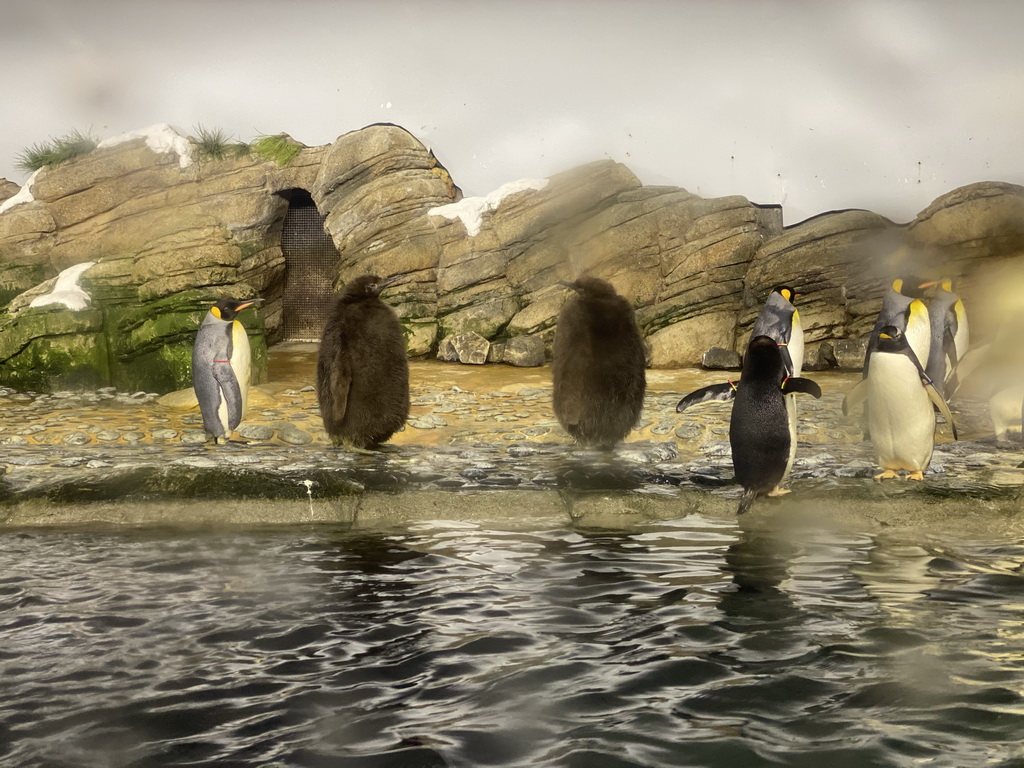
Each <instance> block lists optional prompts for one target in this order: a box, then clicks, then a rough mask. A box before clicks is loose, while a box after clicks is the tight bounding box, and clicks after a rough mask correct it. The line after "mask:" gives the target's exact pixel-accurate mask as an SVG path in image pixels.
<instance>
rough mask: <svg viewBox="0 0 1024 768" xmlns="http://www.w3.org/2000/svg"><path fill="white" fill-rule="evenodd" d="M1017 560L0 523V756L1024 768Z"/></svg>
mask: <svg viewBox="0 0 1024 768" xmlns="http://www.w3.org/2000/svg"><path fill="white" fill-rule="evenodd" d="M541 528H544V526H541ZM1022 562H1024V542H1021V541H965V540H959V541H950V540H943V539H941V537H923V536H922V537H920V539H919V540H916V541H909V540H907V539H906V538H885V537H878V536H868V535H846V534H844V535H839V534H817V535H813V536H801V537H799V540H797V537H794V536H792V535H790V534H786V535H783V534H781V533H777V532H772V531H770V530H741V529H739V528H738V527H737V526H736V525H735V523H733V522H731V521H717V520H709V519H704V518H701V517H696V516H692V517H688V518H684V519H681V520H677V521H671V522H659V523H653V524H650V525H649V526H645V527H639V528H630V529H628V530H621V531H620V530H608V529H600V530H597V529H587V528H579V527H577V528H570V527H566V526H565V525H564V524H562V523H558V522H556V521H552V522H551V525H550V527H549V528H547V529H536V530H529V531H522V530H512V531H502V530H495V529H494V528H493V527H492V526H489V527H482V526H477V525H472V524H466V523H445V522H437V523H423V524H414V525H410V526H409V527H406V528H403V529H401V530H382V531H363V532H351V531H350V532H346V531H342V530H336V531H334V530H330V529H307V530H288V531H267V532H257V533H208V534H192V535H183V534H180V533H175V534H170V533H168V534H166V535H165V534H160V533H156V532H152V531H150V532H110V531H105V532H104V531H90V532H83V531H71V532H54V531H39V532H23V533H6V534H4V535H3V536H2V547H0V639H2V643H0V681H2V687H0V764H3V765H12V766H13V765H17V766H21V765H45V766H122V765H139V766H142V765H147V766H148V765H217V766H233V765H252V766H268V765H270V766H274V765H277V766H374V767H376V766H484V765H522V766H580V767H581V768H583V767H584V766H586V767H588V768H590V767H594V766H626V765H645V766H655V765H657V766H730V767H736V766H772V765H786V766H808V767H810V766H815V767H817V766H827V767H828V768H841V767H843V766H850V767H851V768H853V767H856V768H865V766H933V765H936V766H937V765H941V766H982V765H986V766H987V765H996V766H1020V765H1024V748H1022V747H1021V742H1022V740H1024V700H1022V692H1024V573H1022V571H1021V563H1022Z"/></svg>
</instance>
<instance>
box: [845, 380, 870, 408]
mask: <svg viewBox="0 0 1024 768" xmlns="http://www.w3.org/2000/svg"><path fill="white" fill-rule="evenodd" d="M867 399H868V380H867V379H861V380H860V381H858V382H857V385H856V386H855V387H854V388H853V389H851V390H850V391H849V392H847V393H846V397H844V398H843V416H849V415H850V411H852V410H853V409H854V408H856V407H857V406H858V405H860V404H861V403H863V402H864V401H865V400H867Z"/></svg>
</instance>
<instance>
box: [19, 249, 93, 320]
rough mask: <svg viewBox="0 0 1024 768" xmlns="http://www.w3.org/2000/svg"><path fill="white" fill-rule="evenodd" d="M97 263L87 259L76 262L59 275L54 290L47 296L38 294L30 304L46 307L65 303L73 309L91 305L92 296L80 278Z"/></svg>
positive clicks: (31, 305)
mask: <svg viewBox="0 0 1024 768" xmlns="http://www.w3.org/2000/svg"><path fill="white" fill-rule="evenodd" d="M95 264H96V262H95V261H86V262H83V263H81V264H75V266H73V267H68V268H67V269H65V270H64V271H63V272H61V273H60V274H59V275H57V283H56V285H54V286H53V290H52V291H50V292H49V293H48V294H46V295H45V296H36V297H35V298H34V299H32V302H31V303H30V304H29V306H30V307H45V306H47V305H49V304H63V305H64V306H65V307H67V308H68V309H70V310H72V311H77V310H80V309H85V308H86V307H88V306H89V303H90V301H91V297H90V296H89V294H88V293H86V292H85V291H84V290H82V287H81V286H80V285H79V284H78V279H79V278H80V277H81V276H82V274H83V273H84V272H85V271H86V270H87V269H89V267H91V266H94V265H95Z"/></svg>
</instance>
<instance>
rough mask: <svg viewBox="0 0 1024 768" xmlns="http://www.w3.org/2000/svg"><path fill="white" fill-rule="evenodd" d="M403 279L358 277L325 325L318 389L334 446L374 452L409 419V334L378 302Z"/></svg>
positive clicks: (321, 412)
mask: <svg viewBox="0 0 1024 768" xmlns="http://www.w3.org/2000/svg"><path fill="white" fill-rule="evenodd" d="M401 277H402V275H395V276H394V277H389V278H387V279H386V280H382V279H381V278H379V277H377V276H376V275H362V276H360V277H357V278H355V279H354V280H352V281H351V282H350V283H349V284H348V285H347V286H346V287H345V290H344V291H343V292H342V294H341V296H340V297H339V298H338V300H337V303H336V304H335V307H334V314H333V316H332V317H331V319H330V320H328V321H327V325H326V326H324V333H323V337H322V338H321V339H320V351H319V353H318V354H317V362H316V383H317V386H316V390H317V399H318V400H319V402H320V416H321V417H322V418H323V420H324V429H325V430H326V431H327V434H329V435H330V436H331V440H332V442H333V443H334V445H336V446H345V447H348V448H355V449H359V450H365V449H368V448H373V447H375V446H377V445H379V444H380V443H383V442H384V441H385V440H387V439H388V438H390V437H391V436H392V435H393V434H395V432H397V431H398V430H399V429H401V428H402V425H403V424H405V420H406V418H407V417H408V416H409V361H408V359H407V357H406V353H405V336H404V335H403V334H402V326H401V325H400V324H399V322H398V317H397V316H396V315H395V312H394V310H392V309H391V307H389V306H388V305H387V304H385V303H384V302H383V301H381V300H380V293H381V291H382V290H384V288H386V287H387V286H388V285H390V284H391V283H393V282H394V281H396V280H398V279H399V278H401Z"/></svg>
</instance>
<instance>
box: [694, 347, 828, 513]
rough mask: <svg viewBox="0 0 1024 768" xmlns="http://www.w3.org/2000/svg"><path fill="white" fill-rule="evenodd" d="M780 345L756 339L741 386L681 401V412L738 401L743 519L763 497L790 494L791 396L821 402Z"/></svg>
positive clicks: (733, 429) (735, 452) (736, 458)
mask: <svg viewBox="0 0 1024 768" xmlns="http://www.w3.org/2000/svg"><path fill="white" fill-rule="evenodd" d="M781 349H782V348H781V347H779V344H778V342H777V341H776V340H775V339H773V338H771V337H770V336H755V337H754V338H752V339H751V340H750V344H748V345H747V352H746V354H745V355H744V356H743V370H742V373H741V375H740V380H739V382H738V383H733V382H728V383H726V384H713V385H711V386H710V387H704V388H703V389H698V390H697V391H696V392H691V393H690V394H689V395H687V396H686V397H684V398H683V399H682V400H680V401H679V404H678V405H677V406H676V411H678V412H682V411H684V410H685V409H686V408H688V407H689V406H691V405H693V404H695V403H700V402H704V401H707V400H729V399H734V402H733V405H732V417H731V419H730V421H729V444H730V445H731V446H732V465H733V469H734V470H735V471H736V481H737V482H738V483H739V484H740V485H742V486H743V496H742V497H741V498H740V505H739V509H738V510H737V512H736V513H737V514H739V515H742V514H743V513H744V512H746V511H747V510H748V509H750V505H751V504H753V502H754V499H756V498H757V497H758V496H766V495H767V496H780V495H782V494H784V493H789V491H787V490H783V489H781V488H780V487H779V484H780V483H781V482H782V480H783V478H784V477H785V476H786V472H787V470H788V469H789V466H790V463H791V458H790V456H791V443H792V442H793V437H792V432H791V430H790V427H789V412H788V409H787V406H786V396H787V395H790V394H795V393H797V392H803V393H805V394H808V395H811V396H812V397H816V398H817V397H821V388H820V387H819V386H818V385H817V384H816V383H815V382H813V381H811V380H810V379H804V378H799V377H791V376H789V375H788V374H787V372H786V364H785V361H784V359H783V356H782V352H781Z"/></svg>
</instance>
